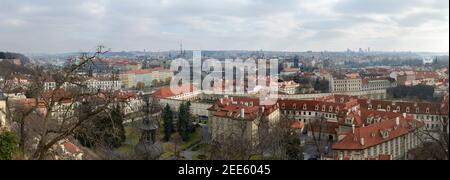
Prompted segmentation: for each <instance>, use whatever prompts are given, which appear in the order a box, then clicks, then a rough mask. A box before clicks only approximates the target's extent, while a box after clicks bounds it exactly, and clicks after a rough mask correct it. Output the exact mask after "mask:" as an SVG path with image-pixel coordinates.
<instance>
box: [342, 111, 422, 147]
mask: <svg viewBox="0 0 450 180" xmlns="http://www.w3.org/2000/svg"><path fill="white" fill-rule="evenodd" d="M423 126H424V124H423V122H421V121H417V120H414V119H413V118H412V117H407V118H403V117H399V125H397V120H396V118H394V119H389V120H385V121H382V122H380V123H376V124H372V125H369V126H366V127H360V128H356V129H355V133H353V132H349V133H348V134H346V137H345V138H344V139H342V140H341V141H339V142H337V143H335V144H334V145H333V149H334V150H363V149H367V148H370V147H372V146H376V145H378V144H381V143H383V142H387V141H390V140H392V139H395V138H397V137H401V136H403V135H406V134H408V133H410V132H412V131H415V130H416V129H417V128H421V127H423ZM383 133H385V134H383Z"/></svg>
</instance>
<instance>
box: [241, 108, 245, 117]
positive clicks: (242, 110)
mask: <svg viewBox="0 0 450 180" xmlns="http://www.w3.org/2000/svg"><path fill="white" fill-rule="evenodd" d="M241 118H242V119H244V118H245V109H244V108H242V109H241Z"/></svg>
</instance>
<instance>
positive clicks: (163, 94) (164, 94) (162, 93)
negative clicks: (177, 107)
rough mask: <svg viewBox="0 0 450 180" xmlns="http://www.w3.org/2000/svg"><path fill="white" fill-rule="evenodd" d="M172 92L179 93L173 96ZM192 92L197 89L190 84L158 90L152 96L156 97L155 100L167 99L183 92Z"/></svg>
mask: <svg viewBox="0 0 450 180" xmlns="http://www.w3.org/2000/svg"><path fill="white" fill-rule="evenodd" d="M172 90H174V91H178V92H181V93H178V94H175V93H174V92H172ZM194 91H197V89H196V88H195V87H194V86H193V85H192V84H190V85H184V86H179V87H174V89H172V88H171V87H164V88H161V89H159V90H158V91H156V92H155V93H153V96H154V97H157V98H169V97H173V96H177V95H180V94H182V93H183V92H194Z"/></svg>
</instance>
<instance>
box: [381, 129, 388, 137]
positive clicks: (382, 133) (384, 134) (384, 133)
mask: <svg viewBox="0 0 450 180" xmlns="http://www.w3.org/2000/svg"><path fill="white" fill-rule="evenodd" d="M380 133H381V137H382V138H383V139H387V138H389V131H385V130H380Z"/></svg>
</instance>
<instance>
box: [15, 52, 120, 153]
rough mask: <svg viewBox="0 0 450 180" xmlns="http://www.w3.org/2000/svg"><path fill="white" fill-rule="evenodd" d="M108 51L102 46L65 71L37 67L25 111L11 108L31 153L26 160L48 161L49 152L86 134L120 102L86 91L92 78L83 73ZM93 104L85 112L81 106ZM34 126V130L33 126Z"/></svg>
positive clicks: (23, 144)
mask: <svg viewBox="0 0 450 180" xmlns="http://www.w3.org/2000/svg"><path fill="white" fill-rule="evenodd" d="M107 52H108V51H107V50H105V48H104V47H103V46H99V47H98V48H97V50H96V52H94V53H91V54H89V53H83V54H82V55H81V56H80V57H79V58H78V59H77V62H76V63H71V64H69V65H67V66H66V67H64V68H63V69H62V70H55V69H51V70H46V69H44V68H42V67H35V68H34V69H33V70H32V74H31V82H30V85H29V86H28V89H27V92H28V93H27V94H28V96H30V97H29V98H28V99H27V101H28V103H27V104H26V105H25V106H24V107H18V106H10V107H9V108H10V109H12V110H13V113H12V119H13V120H14V122H16V124H17V127H18V129H19V130H18V132H19V133H18V134H19V137H20V148H21V150H22V152H24V153H26V152H27V151H30V152H29V155H25V156H24V158H30V159H45V158H48V157H47V156H48V155H49V151H50V149H51V148H52V147H54V145H56V144H57V143H58V142H60V141H61V140H64V139H66V138H70V137H71V136H73V135H74V134H75V133H76V132H77V131H82V130H83V129H82V127H83V125H84V124H86V123H88V122H91V121H95V120H96V117H97V116H98V115H99V114H101V113H104V112H107V111H110V110H111V107H112V104H113V103H114V102H117V100H116V99H115V96H114V93H113V92H112V91H102V90H97V91H85V89H87V88H88V87H87V85H86V83H85V80H86V79H87V78H88V76H89V75H90V74H89V73H88V74H83V73H80V71H81V70H82V69H83V68H84V67H85V66H89V65H95V61H97V60H99V59H101V56H102V55H103V54H105V53H107ZM50 79H52V80H54V82H55V86H54V87H53V88H52V89H45V88H44V87H45V86H44V85H45V84H44V82H46V81H48V80H50ZM86 102H89V103H90V106H89V108H88V110H86V108H85V109H84V110H85V111H82V106H81V104H83V103H86ZM32 123H34V125H33V126H31V125H30V124H32ZM30 139H31V140H35V142H33V141H31V142H29V143H31V144H32V145H33V146H34V148H27V149H26V143H27V142H26V141H27V140H30Z"/></svg>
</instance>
